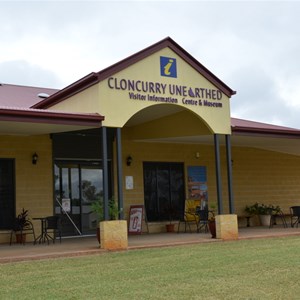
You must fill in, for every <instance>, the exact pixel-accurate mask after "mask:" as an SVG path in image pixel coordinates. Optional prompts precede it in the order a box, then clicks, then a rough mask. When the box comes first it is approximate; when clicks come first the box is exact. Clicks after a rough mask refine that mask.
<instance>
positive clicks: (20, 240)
mask: <svg viewBox="0 0 300 300" xmlns="http://www.w3.org/2000/svg"><path fill="white" fill-rule="evenodd" d="M16 241H17V244H25V243H26V233H22V234H21V233H16Z"/></svg>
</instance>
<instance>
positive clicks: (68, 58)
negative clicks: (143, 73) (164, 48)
mask: <svg viewBox="0 0 300 300" xmlns="http://www.w3.org/2000/svg"><path fill="white" fill-rule="evenodd" d="M299 15H300V2H296V1H265V2H264V1H35V2H30V1H24V2H14V1H11V2H2V3H1V10H0V19H1V28H0V35H1V47H0V76H1V77H0V81H4V82H6V83H9V82H10V83H14V82H18V83H20V84H24V85H27V84H28V85H41V86H45V87H56V88H61V87H64V86H66V85H68V84H71V83H72V82H74V81H76V80H78V79H80V78H82V77H83V76H85V75H87V74H89V73H90V72H93V71H95V72H97V71H100V70H101V69H103V68H106V67H108V66H110V65H112V64H114V63H116V62H118V61H119V60H121V59H124V58H126V57H128V56H129V55H132V54H134V53H136V52H138V51H140V50H141V49H144V48H146V47H148V46H149V45H151V44H153V43H156V42H157V41H160V40H161V39H163V38H165V37H167V36H170V37H171V38H173V39H174V40H175V41H176V42H177V43H178V44H180V45H181V46H182V47H183V48H184V49H185V50H186V51H188V52H189V53H190V54H191V55H192V56H193V57H195V58H196V59H197V60H198V61H199V62H200V63H202V64H203V65H204V66H205V67H207V68H208V69H209V70H210V71H211V72H213V73H214V74H215V75H216V76H217V77H219V78H220V79H221V80H222V81H224V82H225V83H226V84H227V85H229V86H230V87H231V88H232V89H234V90H236V91H237V95H235V96H233V97H232V99H231V109H232V114H233V115H234V116H236V117H240V118H245V119H252V120H258V121H262V122H271V123H274V122H276V123H277V124H284V125H286V126H293V127H300V121H298V118H297V114H298V113H299V110H300V98H299V96H300V88H298V87H299V86H300V84H299V83H300V82H299V81H300V75H299V73H300V72H299V70H300V60H299V59H298V56H299V53H300V39H299V36H300V26H298V24H299V21H298V19H299ZM18 64H20V65H18ZM17 70H18V71H17ZM25 70H26V71H25Z"/></svg>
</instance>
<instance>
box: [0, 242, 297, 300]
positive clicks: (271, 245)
mask: <svg viewBox="0 0 300 300" xmlns="http://www.w3.org/2000/svg"><path fill="white" fill-rule="evenodd" d="M299 261H300V238H299V237H286V238H274V239H265V240H263V239H257V240H242V241H236V242H224V243H209V244H198V245H189V246H181V247H170V248H160V249H158V248H156V249H146V250H132V251H125V252H112V253H105V254H101V255H94V256H85V257H77V258H67V259H51V260H44V261H31V262H22V263H20V262H19V263H10V264H3V265H0V297H1V299H85V300H89V299H272V300H274V299H299V297H300V296H299V295H300V284H299V280H300V268H299Z"/></svg>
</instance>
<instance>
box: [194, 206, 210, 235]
mask: <svg viewBox="0 0 300 300" xmlns="http://www.w3.org/2000/svg"><path fill="white" fill-rule="evenodd" d="M196 215H197V216H198V222H197V232H201V229H204V232H208V215H209V211H208V209H200V207H197V208H196Z"/></svg>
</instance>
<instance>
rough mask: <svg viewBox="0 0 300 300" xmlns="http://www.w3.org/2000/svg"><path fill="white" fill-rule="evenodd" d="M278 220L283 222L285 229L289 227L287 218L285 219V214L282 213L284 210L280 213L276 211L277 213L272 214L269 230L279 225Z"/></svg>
mask: <svg viewBox="0 0 300 300" xmlns="http://www.w3.org/2000/svg"><path fill="white" fill-rule="evenodd" d="M277 219H280V220H281V223H282V225H283V227H284V228H287V227H288V225H287V222H286V220H285V217H284V213H283V212H282V210H280V211H279V212H277V211H276V212H273V213H272V214H271V219H270V226H269V228H272V227H273V226H274V225H277Z"/></svg>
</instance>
